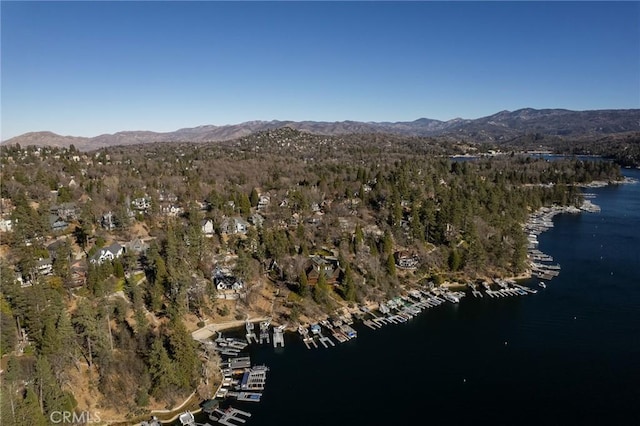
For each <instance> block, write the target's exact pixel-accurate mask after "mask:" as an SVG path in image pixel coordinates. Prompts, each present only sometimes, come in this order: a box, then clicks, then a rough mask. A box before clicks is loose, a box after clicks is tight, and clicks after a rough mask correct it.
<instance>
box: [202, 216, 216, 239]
mask: <svg viewBox="0 0 640 426" xmlns="http://www.w3.org/2000/svg"><path fill="white" fill-rule="evenodd" d="M200 229H201V230H202V233H203V234H204V235H205V236H207V237H211V236H213V234H214V233H215V229H214V227H213V221H212V220H211V219H202V220H201V221H200Z"/></svg>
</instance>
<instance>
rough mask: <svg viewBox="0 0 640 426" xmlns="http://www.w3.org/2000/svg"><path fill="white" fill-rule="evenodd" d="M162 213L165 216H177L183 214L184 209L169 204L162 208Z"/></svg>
mask: <svg viewBox="0 0 640 426" xmlns="http://www.w3.org/2000/svg"><path fill="white" fill-rule="evenodd" d="M162 213H164V214H165V215H166V216H174V217H175V216H179V215H181V214H182V213H184V208H182V207H180V206H177V205H175V204H170V205H167V206H163V207H162Z"/></svg>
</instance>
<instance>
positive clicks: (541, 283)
mask: <svg viewBox="0 0 640 426" xmlns="http://www.w3.org/2000/svg"><path fill="white" fill-rule="evenodd" d="M538 285H539V286H540V287H542V288H547V285H546V284H545V283H544V282H543V281H540V284H538Z"/></svg>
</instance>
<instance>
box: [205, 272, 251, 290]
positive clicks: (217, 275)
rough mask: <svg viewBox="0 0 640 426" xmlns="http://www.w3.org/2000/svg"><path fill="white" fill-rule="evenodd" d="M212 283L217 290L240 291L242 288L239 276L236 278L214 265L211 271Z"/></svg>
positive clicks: (242, 283)
mask: <svg viewBox="0 0 640 426" xmlns="http://www.w3.org/2000/svg"><path fill="white" fill-rule="evenodd" d="M212 275H213V284H214V285H215V286H216V289H217V290H220V291H224V290H233V291H236V292H238V291H240V290H242V289H243V288H244V282H243V281H242V280H241V279H240V278H236V277H234V276H233V275H230V274H228V273H225V272H224V271H223V270H222V269H221V268H219V267H216V269H215V270H214V272H213V274H212Z"/></svg>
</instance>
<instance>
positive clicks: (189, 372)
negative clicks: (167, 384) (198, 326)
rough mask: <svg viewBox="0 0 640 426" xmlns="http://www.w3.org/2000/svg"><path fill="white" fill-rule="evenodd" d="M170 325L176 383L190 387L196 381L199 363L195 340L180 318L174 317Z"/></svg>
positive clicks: (170, 342) (182, 386)
mask: <svg viewBox="0 0 640 426" xmlns="http://www.w3.org/2000/svg"><path fill="white" fill-rule="evenodd" d="M170 326H171V335H170V336H169V348H170V352H171V358H172V359H173V368H174V372H175V379H176V383H177V384H178V386H180V387H181V388H183V389H190V388H191V387H192V385H193V384H194V382H195V378H196V376H197V374H198V365H199V360H198V355H197V353H196V348H195V345H194V341H193V338H192V337H191V335H190V334H189V333H188V332H187V329H186V328H185V326H184V324H183V323H182V321H181V320H180V319H179V318H177V317H174V318H172V320H171V323H170Z"/></svg>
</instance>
